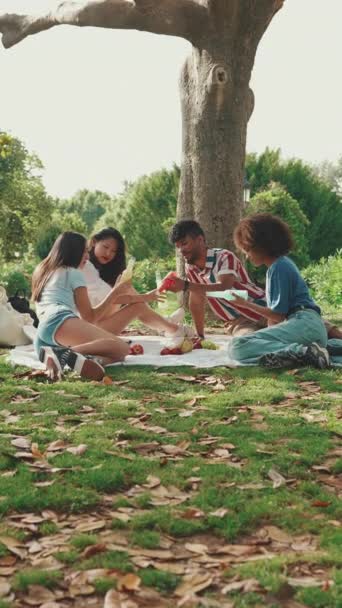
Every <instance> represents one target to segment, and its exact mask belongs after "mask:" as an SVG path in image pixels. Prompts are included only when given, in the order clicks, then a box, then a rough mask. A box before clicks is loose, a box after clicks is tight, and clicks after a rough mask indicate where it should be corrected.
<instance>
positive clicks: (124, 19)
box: [0, 0, 284, 247]
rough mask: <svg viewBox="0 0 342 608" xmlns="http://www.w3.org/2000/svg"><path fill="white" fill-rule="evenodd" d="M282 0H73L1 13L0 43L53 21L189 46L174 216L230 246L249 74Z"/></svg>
mask: <svg viewBox="0 0 342 608" xmlns="http://www.w3.org/2000/svg"><path fill="white" fill-rule="evenodd" d="M283 2H284V0H78V1H74V2H70V1H68V0H66V1H65V2H60V3H59V4H58V6H57V8H56V9H55V10H54V11H50V12H48V13H45V14H43V15H41V16H39V17H29V16H27V15H16V14H12V15H3V16H1V15H0V32H2V34H3V36H2V41H3V44H4V46H6V47H10V46H12V45H13V44H16V43H18V42H19V41H20V40H23V39H24V38H25V37H26V36H29V35H32V34H36V33H37V32H40V31H43V30H46V29H49V28H51V27H54V26H56V25H63V24H70V25H77V26H80V27H82V26H96V27H106V28H120V29H137V30H141V31H148V32H154V33H156V34H166V35H170V36H181V37H183V38H185V39H187V40H189V41H190V42H191V43H192V45H193V52H192V56H191V57H190V58H189V59H188V60H187V62H186V65H185V66H184V70H183V73H182V78H181V99H182V111H183V160H182V172H181V187H180V193H179V206H178V217H179V219H181V218H195V219H196V220H198V221H199V222H200V224H201V225H202V226H203V228H204V230H205V232H206V234H207V239H208V243H209V244H210V245H217V246H226V247H233V239H232V233H233V230H234V227H235V226H236V224H237V223H238V221H239V219H240V215H241V209H242V185H243V173H244V160H245V146H246V130H247V123H248V120H249V117H250V115H251V113H252V111H253V93H252V91H251V90H250V89H249V85H248V83H249V80H250V76H251V71H252V67H253V63H254V57H255V53H256V50H257V47H258V44H259V41H260V39H261V37H262V35H263V33H264V32H265V30H266V29H267V27H268V25H269V23H270V21H271V20H272V17H273V16H274V15H275V13H276V12H277V11H278V10H279V9H280V8H281V7H282V5H283Z"/></svg>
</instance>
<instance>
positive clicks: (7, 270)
mask: <svg viewBox="0 0 342 608" xmlns="http://www.w3.org/2000/svg"><path fill="white" fill-rule="evenodd" d="M35 266H36V264H35V263H34V262H32V261H23V260H18V262H9V263H7V264H3V265H2V266H1V270H0V285H3V286H4V287H5V289H6V292H7V296H8V297H11V296H14V295H15V294H16V292H17V291H20V292H25V293H26V295H29V294H30V293H31V276H32V272H33V270H34V268H35Z"/></svg>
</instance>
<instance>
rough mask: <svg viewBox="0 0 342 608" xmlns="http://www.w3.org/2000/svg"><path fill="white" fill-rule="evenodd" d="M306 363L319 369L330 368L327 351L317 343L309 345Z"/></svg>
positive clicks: (305, 356) (305, 358)
mask: <svg viewBox="0 0 342 608" xmlns="http://www.w3.org/2000/svg"><path fill="white" fill-rule="evenodd" d="M304 361H305V363H307V364H309V365H312V366H313V367H317V368H318V369H326V368H327V367H329V366H330V358H329V353H328V351H327V349H326V348H323V346H320V345H319V344H317V342H313V343H312V344H309V346H308V347H307V349H306V352H305V355H304Z"/></svg>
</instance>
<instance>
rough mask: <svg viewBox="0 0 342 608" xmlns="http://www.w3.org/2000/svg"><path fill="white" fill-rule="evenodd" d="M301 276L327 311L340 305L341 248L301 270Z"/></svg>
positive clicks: (341, 278) (341, 299) (341, 297)
mask: <svg viewBox="0 0 342 608" xmlns="http://www.w3.org/2000/svg"><path fill="white" fill-rule="evenodd" d="M303 276H304V278H305V280H306V281H307V283H308V285H309V287H310V288H311V289H312V292H313V297H314V298H315V300H316V301H317V303H318V304H319V305H320V306H321V307H322V308H323V310H325V311H327V310H329V309H331V308H337V309H338V308H339V309H340V310H341V306H342V289H341V282H342V249H340V250H338V251H337V252H336V253H335V255H331V256H329V257H328V258H322V259H321V260H320V261H319V262H318V263H317V264H311V265H310V266H308V267H307V268H305V270H304V271H303Z"/></svg>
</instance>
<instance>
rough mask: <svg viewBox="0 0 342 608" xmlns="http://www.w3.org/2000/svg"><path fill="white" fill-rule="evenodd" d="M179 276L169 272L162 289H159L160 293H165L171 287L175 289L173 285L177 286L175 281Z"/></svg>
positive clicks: (163, 281)
mask: <svg viewBox="0 0 342 608" xmlns="http://www.w3.org/2000/svg"><path fill="white" fill-rule="evenodd" d="M177 276H178V275H177V272H169V273H168V274H167V275H166V277H164V279H163V280H162V283H161V285H160V287H158V291H159V293H162V292H163V291H167V290H168V289H170V287H173V285H174V284H175V281H174V279H175V278H176V277H177Z"/></svg>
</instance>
